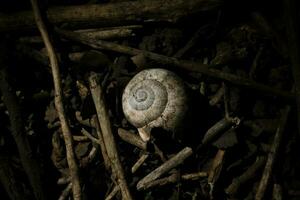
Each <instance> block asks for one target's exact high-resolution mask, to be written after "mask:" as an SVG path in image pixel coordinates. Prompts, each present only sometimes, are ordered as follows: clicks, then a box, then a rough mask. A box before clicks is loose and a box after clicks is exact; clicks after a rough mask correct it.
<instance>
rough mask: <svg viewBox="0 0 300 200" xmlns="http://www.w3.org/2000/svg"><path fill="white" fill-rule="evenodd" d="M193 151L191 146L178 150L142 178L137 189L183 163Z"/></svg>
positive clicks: (142, 187)
mask: <svg viewBox="0 0 300 200" xmlns="http://www.w3.org/2000/svg"><path fill="white" fill-rule="evenodd" d="M192 153H193V151H192V149H191V148H189V147H185V148H184V149H182V150H181V151H180V152H178V153H177V154H176V155H175V156H174V157H172V158H171V159H169V160H167V161H166V162H165V163H164V164H162V165H161V166H159V167H158V168H156V169H155V170H153V171H152V172H151V173H150V174H148V175H147V176H145V177H144V178H143V179H142V180H140V181H139V182H138V183H137V189H138V190H142V189H144V187H145V185H146V184H147V183H149V182H151V181H154V180H156V179H157V178H159V177H160V176H161V175H163V174H165V173H166V172H168V171H170V170H171V169H173V168H174V167H176V166H178V165H180V164H182V162H183V161H184V160H185V159H186V158H188V157H189V156H191V155H192Z"/></svg>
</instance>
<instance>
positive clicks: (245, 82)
mask: <svg viewBox="0 0 300 200" xmlns="http://www.w3.org/2000/svg"><path fill="white" fill-rule="evenodd" d="M56 31H57V32H58V33H59V34H60V35H61V36H62V37H64V38H67V39H70V40H73V41H76V42H80V43H82V44H85V45H88V46H90V47H92V48H94V49H100V50H110V51H115V52H118V53H123V54H127V55H131V56H136V55H139V54H142V55H143V56H145V57H146V58H149V59H151V60H154V61H156V62H158V63H161V64H162V65H168V66H172V67H178V68H181V69H185V70H188V71H192V72H197V73H202V74H204V75H207V76H210V77H213V78H216V79H220V80H223V81H228V82H230V83H233V84H235V85H239V86H242V87H243V88H247V89H252V90H256V91H259V92H260V93H261V94H263V95H266V94H269V95H275V96H279V97H281V98H283V99H287V100H289V101H294V100H295V96H294V94H292V93H290V92H286V91H281V90H277V89H275V88H273V87H271V86H267V85H264V84H261V83H257V82H255V81H253V80H251V79H248V78H243V77H239V76H237V75H234V74H230V73H227V72H223V71H221V70H218V69H215V68H214V67H213V66H209V65H206V64H202V63H199V62H194V61H188V60H179V59H177V58H174V57H168V56H164V55H160V54H157V53H153V52H149V51H144V50H140V49H136V48H132V47H128V46H124V45H119V44H116V43H113V42H108V41H103V40H93V39H91V38H87V37H84V36H80V35H79V34H77V33H74V32H71V31H65V30H60V29H56Z"/></svg>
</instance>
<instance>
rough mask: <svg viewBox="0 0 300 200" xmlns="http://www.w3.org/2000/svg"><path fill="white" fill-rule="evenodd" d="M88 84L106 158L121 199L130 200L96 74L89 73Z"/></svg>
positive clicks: (102, 92)
mask: <svg viewBox="0 0 300 200" xmlns="http://www.w3.org/2000/svg"><path fill="white" fill-rule="evenodd" d="M89 85H90V90H91V94H92V98H93V101H94V104H95V108H96V112H97V117H98V120H99V124H100V127H101V132H102V134H103V141H104V144H105V147H106V151H107V155H108V158H109V160H110V162H111V167H112V171H113V173H114V175H115V177H116V178H117V183H118V185H119V187H120V190H121V193H122V197H123V199H126V200H131V199H132V197H131V194H130V191H129V188H128V185H127V182H126V179H125V175H124V170H123V168H122V164H121V161H120V158H119V153H118V150H117V145H116V142H115V139H114V136H113V133H112V129H111V124H110V119H109V115H108V110H107V107H106V104H105V100H104V91H103V89H102V87H101V84H100V78H99V75H98V74H96V73H91V74H90V76H89Z"/></svg>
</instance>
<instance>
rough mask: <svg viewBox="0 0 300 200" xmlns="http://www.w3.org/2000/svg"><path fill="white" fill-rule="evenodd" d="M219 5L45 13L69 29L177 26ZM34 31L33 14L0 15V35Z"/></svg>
mask: <svg viewBox="0 0 300 200" xmlns="http://www.w3.org/2000/svg"><path fill="white" fill-rule="evenodd" d="M220 5H221V2H220V1H218V0H175V1H174V0H167V1H162V0H154V1H149V0H142V1H136V2H131V1H129V2H126V1H125V2H119V3H109V4H106V5H103V4H99V5H97V4H94V5H93V4H90V5H83V6H68V7H54V8H50V9H49V10H48V12H47V14H48V18H49V21H50V22H51V23H53V24H56V25H58V24H63V23H68V25H69V27H70V28H77V29H78V28H85V27H91V26H92V27H95V26H98V27H103V26H113V25H125V24H132V23H134V24H136V23H141V22H147V21H151V22H154V21H156V22H162V21H165V22H176V21H177V20H178V19H180V18H182V17H185V16H187V15H192V14H195V13H199V12H201V11H207V10H212V9H214V8H216V7H218V6H220ZM34 28H35V22H34V18H33V14H32V12H30V11H23V12H19V13H16V14H11V15H9V14H7V15H4V14H3V15H2V17H1V19H0V31H1V32H3V31H21V32H22V30H23V31H24V30H31V29H34Z"/></svg>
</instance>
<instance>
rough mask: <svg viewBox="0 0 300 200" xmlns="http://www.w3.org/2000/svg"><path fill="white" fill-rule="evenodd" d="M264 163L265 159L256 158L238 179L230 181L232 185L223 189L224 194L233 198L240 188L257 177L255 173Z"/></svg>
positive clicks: (261, 157) (262, 157)
mask: <svg viewBox="0 0 300 200" xmlns="http://www.w3.org/2000/svg"><path fill="white" fill-rule="evenodd" d="M265 162H266V157H264V156H258V157H257V158H256V161H255V162H254V163H253V164H252V165H251V166H250V167H248V169H247V170H246V171H245V172H244V173H243V174H242V175H240V176H239V177H236V178H234V179H233V180H232V183H231V184H230V185H229V186H228V187H227V188H226V189H225V192H226V194H228V195H229V196H230V197H234V196H235V195H236V194H237V192H238V191H239V189H240V187H241V186H242V185H243V184H245V183H246V182H248V181H249V180H251V179H253V178H254V177H255V176H256V175H257V171H258V170H260V169H261V168H262V167H263V166H264V164H265Z"/></svg>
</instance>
